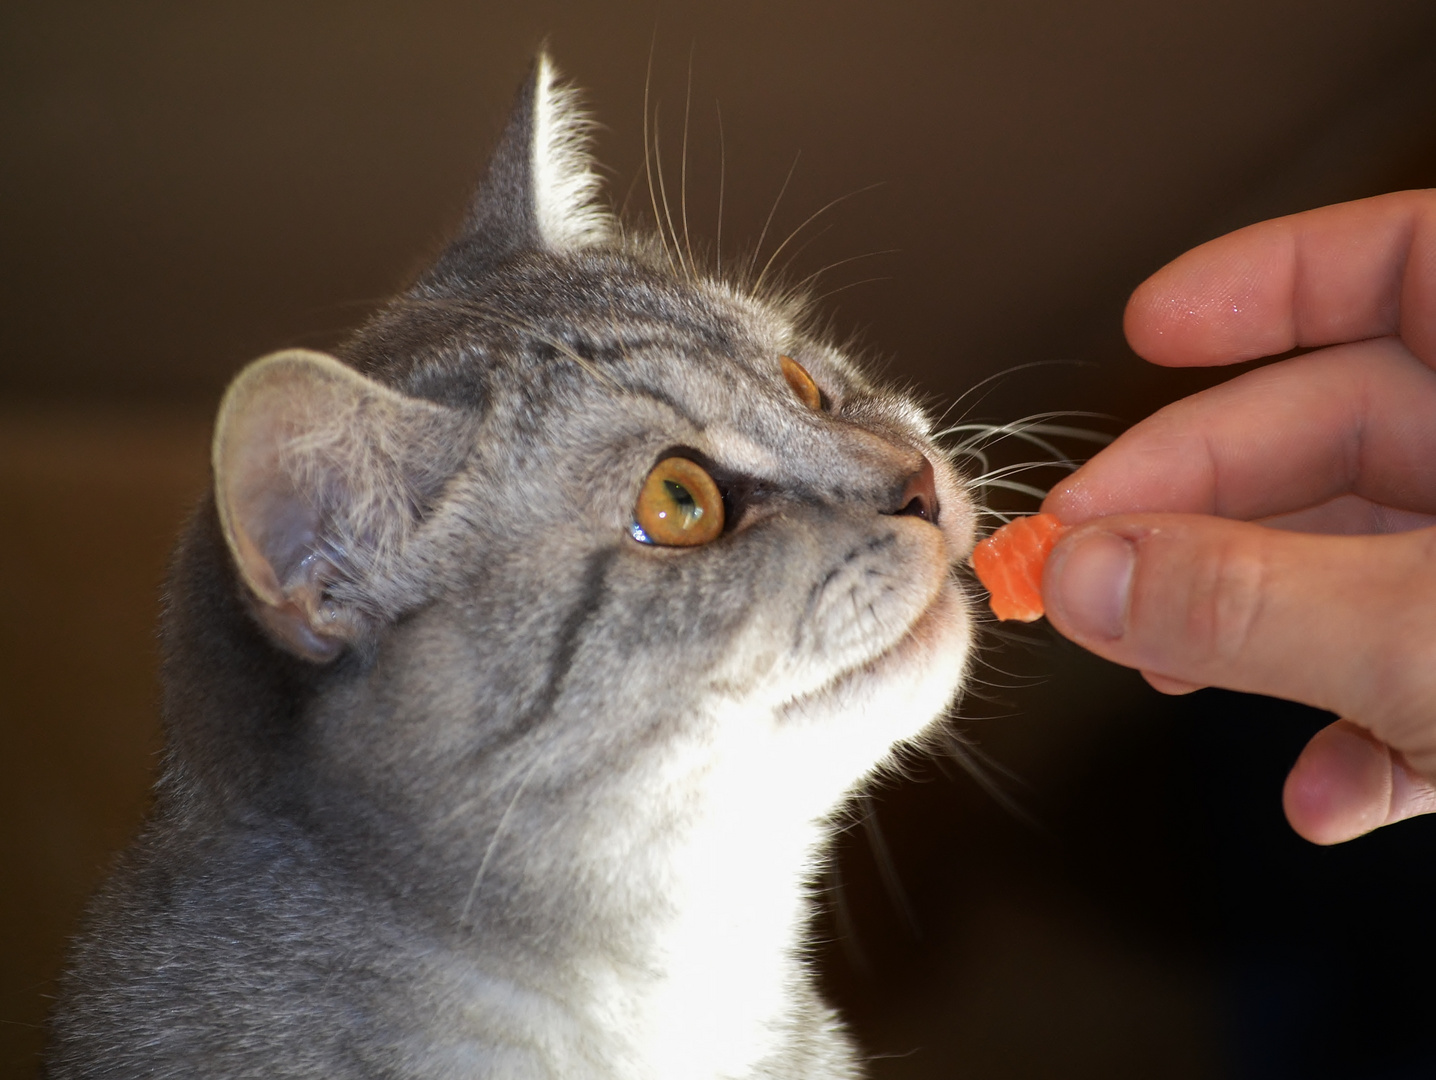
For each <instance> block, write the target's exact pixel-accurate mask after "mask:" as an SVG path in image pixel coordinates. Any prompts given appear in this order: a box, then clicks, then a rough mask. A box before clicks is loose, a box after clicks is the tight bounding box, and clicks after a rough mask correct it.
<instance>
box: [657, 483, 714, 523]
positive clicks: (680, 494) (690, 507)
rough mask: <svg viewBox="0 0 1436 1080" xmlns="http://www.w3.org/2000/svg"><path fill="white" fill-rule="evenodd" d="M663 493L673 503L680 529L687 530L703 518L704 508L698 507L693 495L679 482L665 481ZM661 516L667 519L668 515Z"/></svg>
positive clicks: (664, 513) (662, 513)
mask: <svg viewBox="0 0 1436 1080" xmlns="http://www.w3.org/2000/svg"><path fill="white" fill-rule="evenodd" d="M663 491H664V493H665V494H667V496H668V498H669V499H670V500H671V501H672V503H673V509H674V512H675V513H676V514H677V515H678V517H679V522H678V525H679V528H683V529H686V528H688V527H689V526H690V525H693V524H694V523H695V522H696V521H697V520H698V519H699V518H701V517H702V516H703V507H701V506H699V505H698V500H697V499H695V498H694V497H693V493H692V492H691V491H689V490H688V489H687V488H686V487H684V486H683V485H682V484H680V483H678V481H676V480H665V481H663ZM659 516H660V517H665V516H667V514H666V512H660V514H659Z"/></svg>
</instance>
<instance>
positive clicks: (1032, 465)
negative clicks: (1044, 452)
mask: <svg viewBox="0 0 1436 1080" xmlns="http://www.w3.org/2000/svg"><path fill="white" fill-rule="evenodd" d="M1074 468H1076V464H1075V463H1074V462H1070V461H1018V462H1014V463H1013V464H1011V465H1000V466H998V467H997V468H995V469H989V470H988V471H987V472H985V473H979V474H978V475H977V476H974V477H972V478H971V479H969V480H968V482H967V483H968V485H969V486H970V487H976V488H980V487H983V486H985V485H986V484H987V483H988V482H990V481H992V480H995V479H998V478H1000V477H1004V476H1018V475H1021V474H1022V473H1026V472H1037V471H1039V470H1041V469H1065V470H1067V471H1068V472H1071V471H1072V469H1074Z"/></svg>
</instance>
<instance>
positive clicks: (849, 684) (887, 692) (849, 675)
mask: <svg viewBox="0 0 1436 1080" xmlns="http://www.w3.org/2000/svg"><path fill="white" fill-rule="evenodd" d="M972 626H973V623H972V618H971V616H970V614H969V612H968V603H967V600H966V598H965V597H964V594H963V593H962V591H961V590H960V588H959V587H958V586H957V584H956V583H955V582H954V581H951V580H948V581H945V582H944V584H943V585H942V586H941V587H940V588H939V589H938V590H937V591H936V592H935V593H934V595H933V598H932V600H931V601H930V602H929V603H928V605H927V606H926V607H924V608H923V609H922V610H921V611H920V612H919V613H918V615H917V616H916V617H915V618H914V619H913V621H912V622H911V623H910V624H909V625H908V627H907V629H906V630H904V631H903V632H902V633H901V634H899V635H898V637H897V638H896V639H895V640H894V641H892V643H891V644H889V645H888V646H887V647H886V648H884V649H882V650H881V651H880V652H878V653H877V654H876V655H874V656H872V657H869V658H868V659H867V660H864V661H862V662H861V663H858V664H855V665H853V666H852V667H849V668H846V669H844V670H842V671H840V672H838V673H837V674H836V675H834V676H833V678H831V679H830V680H829V681H828V682H826V683H825V684H823V685H822V686H820V687H818V688H817V689H815V690H813V691H812V692H811V693H809V694H807V695H804V697H803V698H802V699H799V701H797V702H794V704H795V705H798V706H799V708H800V710H801V711H803V712H807V711H808V709H809V708H816V709H817V710H820V711H823V712H839V713H857V714H859V719H860V722H862V723H863V724H869V723H870V722H871V723H873V724H875V725H876V726H879V727H881V728H882V729H885V730H886V731H887V736H888V738H890V739H902V738H909V737H912V736H914V735H916V734H917V733H918V732H919V731H921V730H922V728H924V727H926V726H927V724H928V723H929V722H930V721H931V720H932V719H933V718H934V717H936V716H937V715H939V714H941V713H942V712H944V711H945V710H946V708H947V706H948V705H949V704H950V702H951V701H952V699H953V697H954V696H955V695H956V693H957V690H958V687H959V686H960V685H961V683H962V678H963V675H964V673H965V672H966V670H967V661H968V655H969V652H970V646H971V643H972Z"/></svg>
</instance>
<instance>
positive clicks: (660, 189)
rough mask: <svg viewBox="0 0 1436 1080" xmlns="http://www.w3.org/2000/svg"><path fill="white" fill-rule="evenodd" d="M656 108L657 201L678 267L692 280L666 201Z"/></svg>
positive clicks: (654, 124) (655, 108) (657, 104)
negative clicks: (660, 205)
mask: <svg viewBox="0 0 1436 1080" xmlns="http://www.w3.org/2000/svg"><path fill="white" fill-rule="evenodd" d="M658 108H659V103H657V102H655V103H654V105H653V168H654V171H655V172H656V173H657V174H658V199H659V202H660V203H662V205H663V218H664V221H666V222H667V223H668V235H669V236H671V237H672V238H673V251H674V254H675V255H677V257H678V265H679V267H680V268H681V269H682V271H683V276H684V277H686V278H689V279H692V277H693V272H692V268H691V267H689V265H688V264H687V262H685V261H684V259H683V245H682V243H681V242H680V241H679V239H678V230H677V229H676V228H674V225H673V210H672V207H671V206H670V204H669V201H668V185H667V183H666V182H665V180H664V176H663V150H662V149H661V147H660V146H659V142H658ZM658 229H659V231H660V232H662V231H663V221H660V222H659V223H658ZM665 243H666V241H665Z"/></svg>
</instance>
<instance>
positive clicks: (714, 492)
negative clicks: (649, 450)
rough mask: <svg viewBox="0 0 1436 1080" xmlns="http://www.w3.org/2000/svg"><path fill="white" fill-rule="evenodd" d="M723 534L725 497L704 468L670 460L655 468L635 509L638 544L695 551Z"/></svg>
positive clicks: (695, 464) (685, 461) (639, 495)
mask: <svg viewBox="0 0 1436 1080" xmlns="http://www.w3.org/2000/svg"><path fill="white" fill-rule="evenodd" d="M722 531H723V496H722V494H721V493H720V492H719V490H718V485H717V484H715V483H714V482H713V478H712V477H711V476H709V475H708V473H707V472H706V471H705V470H704V469H703V467H702V466H701V465H699V464H697V463H696V462H693V461H689V460H688V459H687V458H682V457H671V458H664V459H663V460H662V461H660V462H659V463H658V464H657V465H655V466H654V467H653V471H652V472H650V473H649V474H648V479H647V480H645V481H644V482H643V490H642V491H640V492H639V493H638V505H637V506H635V507H634V508H633V538H634V539H635V540H639V541H641V542H643V543H645V544H662V545H664V546H666V547H694V546H696V545H698V544H706V543H708V542H709V541H710V540H713V539H716V538H717V536H718V534H719V533H721V532H722Z"/></svg>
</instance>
